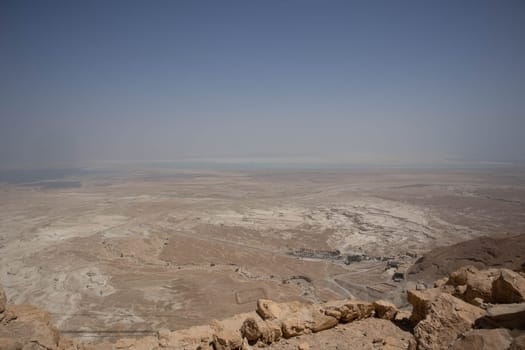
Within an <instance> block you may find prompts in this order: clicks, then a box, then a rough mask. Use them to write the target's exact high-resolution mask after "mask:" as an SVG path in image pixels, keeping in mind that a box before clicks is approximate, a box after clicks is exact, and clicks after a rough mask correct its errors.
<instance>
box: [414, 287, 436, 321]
mask: <svg viewBox="0 0 525 350" xmlns="http://www.w3.org/2000/svg"><path fill="white" fill-rule="evenodd" d="M439 295H441V290H440V289H439V288H430V289H425V290H422V291H419V290H409V291H408V292H407V299H408V302H409V303H410V304H411V305H412V316H411V320H412V322H413V323H418V322H419V321H421V320H422V319H424V318H425V316H426V315H427V313H428V308H429V307H430V304H431V302H432V301H434V300H435V299H436V298H437V297H438V296H439Z"/></svg>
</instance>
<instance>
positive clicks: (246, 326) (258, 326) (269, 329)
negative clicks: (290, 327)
mask: <svg viewBox="0 0 525 350" xmlns="http://www.w3.org/2000/svg"><path fill="white" fill-rule="evenodd" d="M240 331H241V336H242V337H243V338H246V339H248V341H249V342H251V343H253V342H257V341H259V340H260V341H262V342H263V343H266V344H271V343H273V342H276V341H278V340H279V339H281V337H282V331H281V322H280V321H278V320H261V319H256V318H253V317H249V318H247V319H246V320H245V321H244V322H243V324H242V326H241V330H240Z"/></svg>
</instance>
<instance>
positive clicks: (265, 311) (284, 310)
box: [256, 299, 308, 320]
mask: <svg viewBox="0 0 525 350" xmlns="http://www.w3.org/2000/svg"><path fill="white" fill-rule="evenodd" d="M305 305H308V304H305V303H301V302H298V301H292V302H287V303H276V302H275V301H272V300H268V299H259V300H257V310H256V311H257V314H258V315H259V316H261V318H262V319H263V320H268V319H284V318H286V316H287V315H289V314H292V313H295V312H297V311H299V310H301V309H302V308H304V307H305Z"/></svg>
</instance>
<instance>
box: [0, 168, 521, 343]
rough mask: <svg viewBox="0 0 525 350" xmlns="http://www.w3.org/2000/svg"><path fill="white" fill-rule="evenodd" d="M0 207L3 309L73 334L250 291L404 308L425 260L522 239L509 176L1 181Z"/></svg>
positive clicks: (176, 314) (242, 298) (197, 310)
mask: <svg viewBox="0 0 525 350" xmlns="http://www.w3.org/2000/svg"><path fill="white" fill-rule="evenodd" d="M6 174H7V175H6ZM35 174H36V175H35ZM39 174H40V175H41V176H39ZM42 174H44V175H42ZM0 199H1V200H0V285H2V287H3V288H4V289H5V291H6V293H7V295H8V298H9V302H10V303H17V304H21V303H30V304H33V305H37V306H39V307H42V308H45V309H47V310H49V311H50V313H51V315H52V318H53V322H54V324H55V325H56V326H57V327H58V328H59V329H60V331H61V333H62V334H65V335H67V336H70V337H73V338H79V339H83V340H88V341H92V340H100V339H112V338H119V337H122V336H127V337H129V336H142V335H147V334H150V333H151V334H153V333H155V332H156V331H157V330H158V329H160V328H168V329H171V330H177V329H181V328H186V327H190V326H194V325H200V324H204V323H209V322H210V321H212V320H214V319H221V318H226V317H229V316H231V315H234V314H238V313H241V312H246V311H251V310H253V309H254V305H255V303H256V301H257V299H259V298H268V299H272V300H275V301H291V300H301V301H311V302H322V301H325V300H331V299H341V298H349V297H350V298H351V297H355V298H359V299H365V300H375V299H386V300H390V301H392V302H394V303H395V304H396V305H397V306H398V307H400V308H403V307H405V306H406V300H404V295H405V293H404V292H405V291H406V290H407V289H408V288H413V287H414V286H415V285H416V284H417V283H418V281H413V280H410V279H409V278H407V274H406V271H407V269H408V268H409V267H410V266H411V265H412V264H413V263H414V262H416V261H417V260H418V259H419V258H420V257H421V255H422V254H424V253H425V252H428V251H429V250H431V249H433V248H436V247H440V246H446V245H449V244H453V243H457V242H461V241H465V240H467V239H471V238H476V237H481V236H485V235H489V236H505V235H514V234H519V233H523V232H525V170H524V169H522V168H506V167H491V168H441V169H431V168H420V169H410V168H375V169H365V168H356V169H341V170H335V169H317V170H308V169H280V168H278V169H264V168H261V169H249V168H229V169H223V168H211V169H205V168H199V169H189V168H179V167H158V166H154V167H146V166H121V167H112V168H103V169H88V168H83V169H68V170H67V171H62V172H53V171H36V173H35V172H33V173H31V172H29V171H25V172H19V173H16V172H4V173H3V178H2V177H0Z"/></svg>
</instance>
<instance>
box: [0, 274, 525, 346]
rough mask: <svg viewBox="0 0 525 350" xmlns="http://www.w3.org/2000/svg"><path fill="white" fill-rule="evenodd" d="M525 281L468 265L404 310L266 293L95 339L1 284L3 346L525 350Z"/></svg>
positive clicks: (411, 294) (418, 294)
mask: <svg viewBox="0 0 525 350" xmlns="http://www.w3.org/2000/svg"><path fill="white" fill-rule="evenodd" d="M523 282H524V280H523V276H522V275H520V273H516V272H513V271H511V270H507V269H489V270H479V269H477V268H475V267H473V266H467V267H463V268H461V269H459V270H458V271H454V272H452V273H451V274H450V275H449V276H448V277H447V278H445V279H442V280H440V281H438V282H437V283H436V287H435V288H430V289H425V290H410V291H408V293H407V298H408V301H409V302H410V304H411V305H412V311H408V310H398V309H397V308H396V306H395V305H394V304H392V303H390V302H388V301H384V300H378V301H375V302H367V301H359V300H353V299H346V300H335V301H329V302H326V303H320V304H312V303H303V302H297V301H294V302H284V303H277V302H274V301H272V300H266V299H260V300H258V302H257V308H256V310H254V311H253V312H249V313H245V314H238V315H235V316H232V317H230V318H227V319H223V320H220V321H214V322H212V323H211V324H209V325H204V326H198V327H192V328H189V329H185V330H178V331H170V330H167V329H161V330H159V331H158V334H157V335H155V336H146V337H142V338H138V339H133V338H123V339H118V340H116V341H115V342H112V343H108V342H106V343H94V344H89V343H82V342H79V341H76V340H72V339H68V338H66V337H60V335H59V333H58V331H57V330H56V329H55V328H54V327H53V326H52V324H51V321H50V317H49V314H48V313H47V312H45V311H43V310H40V309H38V308H36V307H33V306H30V305H6V297H5V294H4V293H3V291H2V290H1V289H0V310H1V312H0V349H1V350H4V349H6V350H7V349H9V350H32V349H34V350H95V349H96V350H124V349H127V350H162V349H201V350H211V349H215V350H248V349H252V348H253V346H255V345H256V346H257V347H267V348H269V349H274V350H291V349H294V350H296V349H298V348H311V349H313V348H323V347H324V346H329V345H330V344H333V346H334V348H337V347H341V346H342V347H344V346H347V345H348V346H349V344H352V347H353V348H358V349H361V348H363V349H384V350H388V349H390V350H392V349H397V350H401V349H406V350H414V349H415V348H416V347H417V349H418V350H448V349H452V350H459V349H464V350H468V349H480V350H483V349H502V350H521V349H523V350H525V349H524V343H525V336H520V335H521V334H523V329H524V328H525V302H520V303H516V301H521V300H523V295H524V294H525V293H524V288H523V287H524V283H523ZM494 302H499V303H500V304H491V303H494ZM476 328H478V329H476ZM407 331H411V332H412V334H411V333H409V332H407ZM520 332H521V333H520ZM324 334H326V335H324ZM299 338H300V340H301V341H300V342H299ZM294 339H297V341H296V340H294ZM305 340H306V341H305ZM310 344H313V347H312V346H310ZM330 346H331V345H330Z"/></svg>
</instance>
